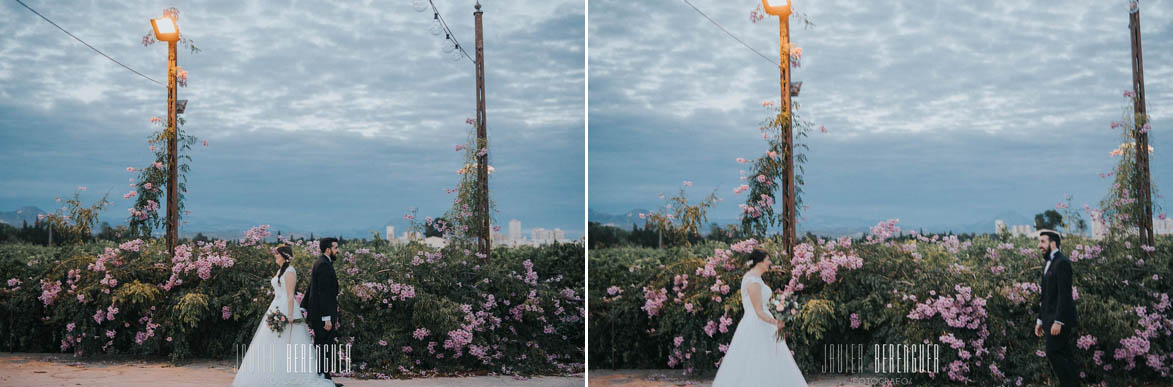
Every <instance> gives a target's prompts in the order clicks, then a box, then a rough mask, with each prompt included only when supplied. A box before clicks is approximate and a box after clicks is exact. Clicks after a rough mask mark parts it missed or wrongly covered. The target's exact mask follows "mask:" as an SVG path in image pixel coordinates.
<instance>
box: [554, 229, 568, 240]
mask: <svg viewBox="0 0 1173 387" xmlns="http://www.w3.org/2000/svg"><path fill="white" fill-rule="evenodd" d="M554 240H555V241H558V242H561V241H564V240H566V232H564V231H562V229H560V228H556V229H554Z"/></svg>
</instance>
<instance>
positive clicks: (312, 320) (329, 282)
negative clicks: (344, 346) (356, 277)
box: [305, 254, 338, 328]
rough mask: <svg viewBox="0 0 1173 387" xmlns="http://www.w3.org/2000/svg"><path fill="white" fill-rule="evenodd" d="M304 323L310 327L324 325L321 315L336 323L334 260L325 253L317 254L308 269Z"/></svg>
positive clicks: (336, 277)
mask: <svg viewBox="0 0 1173 387" xmlns="http://www.w3.org/2000/svg"><path fill="white" fill-rule="evenodd" d="M306 298H307V300H306V309H305V310H306V319H307V321H306V324H307V325H309V326H310V327H311V328H313V327H321V326H323V325H325V323H324V322H323V321H322V318H323V317H326V316H329V317H330V321H331V322H332V323H333V324H334V325H335V326H337V325H338V276H337V275H335V274H334V262H333V261H332V260H331V259H330V258H327V257H326V255H325V254H322V255H320V256H318V260H317V261H316V262H314V268H313V269H312V270H311V271H310V286H309V288H308V289H307V290H306Z"/></svg>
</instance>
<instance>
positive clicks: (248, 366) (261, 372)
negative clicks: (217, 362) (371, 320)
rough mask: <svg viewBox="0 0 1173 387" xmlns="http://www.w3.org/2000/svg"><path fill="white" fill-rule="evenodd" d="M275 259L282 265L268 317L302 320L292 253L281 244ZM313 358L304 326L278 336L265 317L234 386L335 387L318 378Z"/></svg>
mask: <svg viewBox="0 0 1173 387" xmlns="http://www.w3.org/2000/svg"><path fill="white" fill-rule="evenodd" d="M273 258H274V259H275V260H276V261H277V264H278V265H281V269H280V270H279V271H278V272H277V276H275V277H273V278H271V279H269V285H270V286H272V287H273V302H271V303H270V304H269V309H267V310H266V311H265V316H266V317H267V316H268V315H269V314H270V313H272V312H274V311H280V312H281V313H282V314H284V315H285V316H286V317H287V318H289V320H290V321H292V320H294V319H296V318H301V307H300V306H299V305H298V302H297V300H296V299H295V297H294V291H293V289H294V285H295V284H297V271H296V270H294V268H293V266H290V265H289V263H290V261H292V260H293V249H292V248H290V247H289V246H286V245H284V244H282V245H280V246H278V247H277V249H276V250H274V251H273ZM293 311H296V312H293ZM303 351H304V352H303ZM287 352H290V353H287ZM312 354H313V344H312V341H311V340H310V334H309V330H308V329H307V328H306V325H305V323H304V322H300V321H299V322H297V323H286V325H285V331H284V332H282V333H281V334H280V336H278V334H277V332H273V330H271V329H269V326H268V324H266V323H265V318H264V317H262V318H261V323H260V326H258V327H257V331H256V333H254V334H253V340H252V343H250V344H249V346H248V349H247V351H246V352H245V354H244V359H242V360H241V363H240V369H239V370H237V371H236V378H235V379H233V380H232V385H233V386H322V387H335V384H334V382H333V381H330V380H327V379H325V378H323V377H321V376H320V375H318V374H317V370H316V369H315V368H314V367H315V364H316V362H315V361H314V360H315V359H309V358H308V357H309V356H312ZM302 359H305V360H304V361H303V360H302Z"/></svg>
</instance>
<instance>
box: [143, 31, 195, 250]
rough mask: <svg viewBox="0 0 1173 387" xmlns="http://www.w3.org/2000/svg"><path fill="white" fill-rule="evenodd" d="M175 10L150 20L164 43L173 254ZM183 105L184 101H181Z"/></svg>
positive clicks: (169, 224)
mask: <svg viewBox="0 0 1173 387" xmlns="http://www.w3.org/2000/svg"><path fill="white" fill-rule="evenodd" d="M178 17H179V15H178V12H175V11H174V10H167V11H163V17H160V18H157V19H151V28H152V29H154V30H155V39H157V40H159V41H161V42H167V132H166V137H167V253H168V254H169V255H175V240H176V239H178V235H179V224H178V221H179V184H178V183H179V170H178V168H177V165H176V164H178V162H177V159H178V157H177V154H178V153H179V152H178V149H177V148H178V146H177V144H176V142H177V139H178V137H179V135H178V131H177V129H176V127H175V115H176V114H177V112H178V110H179V109H178V106H176V94H175V89H176V87H175V83H176V77H175V76H176V68H177V67H178V66H176V59H175V56H176V51H177V50H176V45H177V43H178V42H179V23H178V22H177V20H176V19H177V18H178ZM184 105H186V103H185V104H184Z"/></svg>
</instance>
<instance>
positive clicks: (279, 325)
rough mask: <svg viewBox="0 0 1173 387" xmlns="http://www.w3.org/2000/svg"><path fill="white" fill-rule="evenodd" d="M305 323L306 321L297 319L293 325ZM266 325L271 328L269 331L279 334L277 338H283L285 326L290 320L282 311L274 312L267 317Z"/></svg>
mask: <svg viewBox="0 0 1173 387" xmlns="http://www.w3.org/2000/svg"><path fill="white" fill-rule="evenodd" d="M299 322H305V319H301V318H299V319H295V320H293V323H294V324H296V323H299ZM265 324H266V325H268V326H269V330H271V331H273V332H277V337H281V333H282V332H284V331H285V324H289V318H288V317H285V313H281V311H280V310H273V311H272V312H269V314H268V315H266V316H265Z"/></svg>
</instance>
